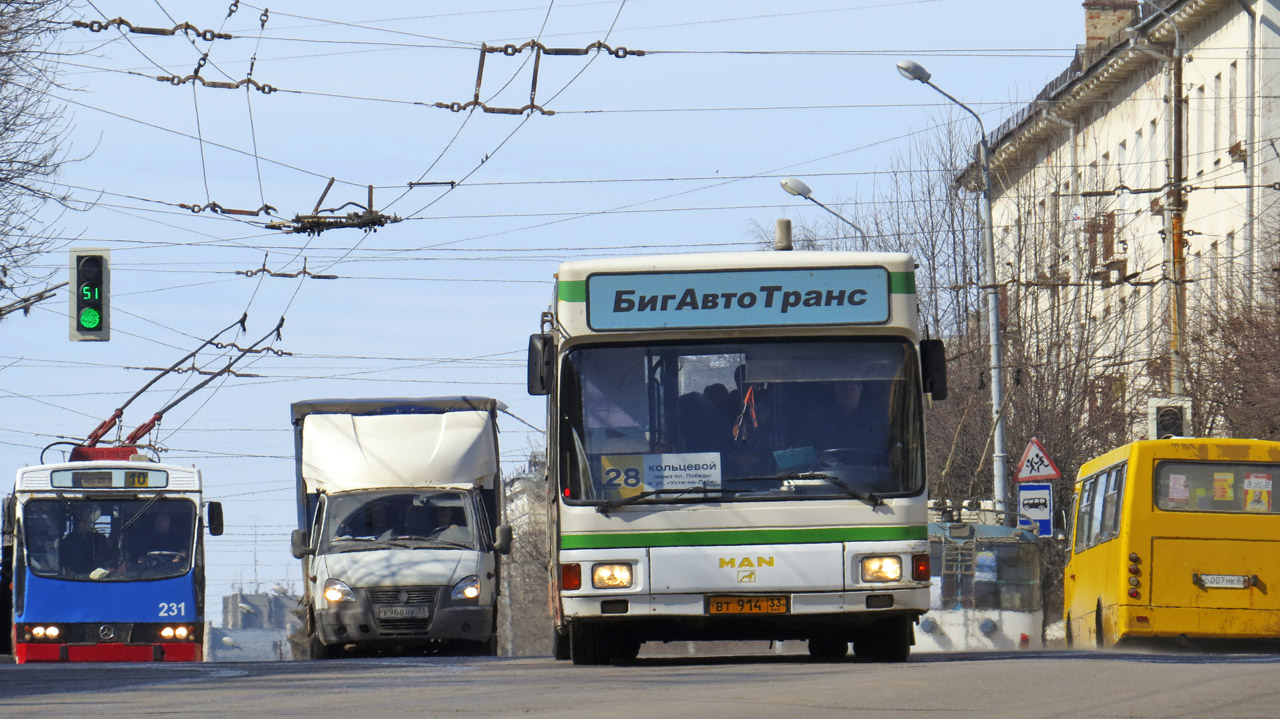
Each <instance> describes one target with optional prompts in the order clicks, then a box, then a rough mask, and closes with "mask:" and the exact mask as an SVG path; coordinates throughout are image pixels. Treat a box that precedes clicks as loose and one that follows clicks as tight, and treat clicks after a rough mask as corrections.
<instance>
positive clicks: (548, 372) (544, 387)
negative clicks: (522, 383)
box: [529, 334, 556, 395]
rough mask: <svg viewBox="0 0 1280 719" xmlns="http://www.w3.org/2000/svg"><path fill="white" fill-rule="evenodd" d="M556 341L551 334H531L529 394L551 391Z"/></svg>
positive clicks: (541, 393)
mask: <svg viewBox="0 0 1280 719" xmlns="http://www.w3.org/2000/svg"><path fill="white" fill-rule="evenodd" d="M555 357H556V343H555V339H554V338H553V337H552V336H551V335H549V334H537V335H529V394H532V395H544V394H550V393H551V384H552V380H553V378H554V372H555Z"/></svg>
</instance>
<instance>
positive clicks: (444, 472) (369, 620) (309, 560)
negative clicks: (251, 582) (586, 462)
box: [292, 397, 501, 657]
mask: <svg viewBox="0 0 1280 719" xmlns="http://www.w3.org/2000/svg"><path fill="white" fill-rule="evenodd" d="M500 408H501V404H500V403H499V402H498V401H497V400H494V399H490V398H487V397H439V398H421V399H338V400H309V401H303V402H295V403H294V404H293V405H292V419H293V426H294V432H295V450H296V451H295V457H296V467H297V474H298V523H299V525H298V526H299V530H298V531H297V532H295V537H294V553H295V555H297V556H300V557H301V558H302V560H303V563H304V566H303V569H304V572H303V576H304V577H305V578H306V581H305V582H304V584H305V591H304V595H305V603H306V604H307V607H308V615H307V617H306V621H307V628H308V633H309V635H310V637H309V640H310V644H311V650H312V655H313V657H323V656H332V655H334V654H335V653H337V652H338V651H340V650H341V649H342V648H343V647H345V646H347V645H356V646H357V647H358V648H359V647H363V648H370V649H373V648H378V647H385V646H390V645H396V646H400V647H413V646H416V645H421V646H424V647H425V646H438V645H442V643H449V642H453V641H455V640H462V641H466V642H469V643H472V644H478V645H483V646H488V647H490V648H491V647H492V646H493V643H494V603H495V599H496V596H497V580H498V567H497V564H498V556H497V555H498V550H497V549H496V548H495V539H494V533H495V528H496V527H497V525H498V523H499V521H500V517H501V506H500V504H501V502H500V500H501V497H500V487H501V483H500V481H499V464H498V439H497V423H496V415H497V411H498V410H499V409H500Z"/></svg>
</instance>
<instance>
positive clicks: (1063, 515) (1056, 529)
mask: <svg viewBox="0 0 1280 719" xmlns="http://www.w3.org/2000/svg"><path fill="white" fill-rule="evenodd" d="M1053 538H1054V539H1056V540H1058V541H1059V542H1063V541H1066V539H1067V510H1065V509H1059V510H1058V511H1057V512H1054V514H1053Z"/></svg>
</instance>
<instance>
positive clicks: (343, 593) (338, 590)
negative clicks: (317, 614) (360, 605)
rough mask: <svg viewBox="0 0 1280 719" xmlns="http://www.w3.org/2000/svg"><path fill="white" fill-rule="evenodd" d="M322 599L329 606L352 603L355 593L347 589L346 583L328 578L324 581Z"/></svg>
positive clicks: (349, 588)
mask: <svg viewBox="0 0 1280 719" xmlns="http://www.w3.org/2000/svg"><path fill="white" fill-rule="evenodd" d="M324 598H325V600H326V601H328V602H329V603H330V604H341V603H343V602H354V601H355V600H356V593H355V592H353V591H351V587H348V586H347V583H346V582H344V581H342V580H340V579H334V578H333V577H330V578H328V579H326V580H324Z"/></svg>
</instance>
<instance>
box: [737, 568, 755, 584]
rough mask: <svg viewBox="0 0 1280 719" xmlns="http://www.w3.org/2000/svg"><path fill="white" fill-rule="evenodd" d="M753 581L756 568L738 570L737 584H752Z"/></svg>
mask: <svg viewBox="0 0 1280 719" xmlns="http://www.w3.org/2000/svg"><path fill="white" fill-rule="evenodd" d="M755 581H756V570H754V569H739V570H738V584H754V583H755Z"/></svg>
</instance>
